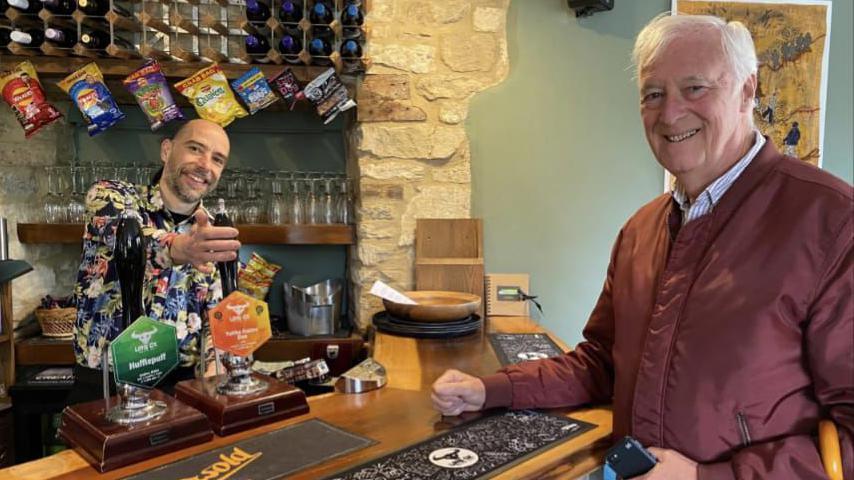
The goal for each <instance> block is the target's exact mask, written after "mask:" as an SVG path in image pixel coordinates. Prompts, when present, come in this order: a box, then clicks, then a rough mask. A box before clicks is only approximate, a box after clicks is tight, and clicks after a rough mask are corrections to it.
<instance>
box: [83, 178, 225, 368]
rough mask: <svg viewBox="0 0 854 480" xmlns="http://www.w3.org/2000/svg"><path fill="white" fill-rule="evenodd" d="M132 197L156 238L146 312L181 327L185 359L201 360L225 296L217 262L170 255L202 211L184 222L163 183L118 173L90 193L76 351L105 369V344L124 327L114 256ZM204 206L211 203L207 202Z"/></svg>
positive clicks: (151, 248) (149, 265)
mask: <svg viewBox="0 0 854 480" xmlns="http://www.w3.org/2000/svg"><path fill="white" fill-rule="evenodd" d="M126 200H130V202H131V205H133V207H134V208H135V209H136V210H137V212H138V213H139V214H140V216H141V217H142V230H143V233H144V234H145V235H146V236H149V237H150V241H149V242H148V249H149V251H148V255H147V256H148V262H147V264H146V268H145V287H144V288H143V303H144V306H145V311H146V314H147V315H148V316H149V317H151V318H153V319H155V320H159V321H161V322H164V323H168V324H170V325H174V326H175V328H176V329H177V333H178V354H179V355H178V356H179V362H180V363H179V364H180V365H181V366H184V367H189V366H196V365H197V364H198V363H199V357H200V353H199V349H200V347H199V343H200V342H199V338H200V336H201V330H202V318H203V315H205V312H206V311H207V310H208V309H209V308H211V307H213V306H215V305H216V304H217V303H219V301H220V300H221V299H222V285H221V284H220V282H219V273H217V272H216V269H214V272H213V273H211V274H206V273H202V272H200V271H198V270H197V269H196V268H194V267H193V266H192V265H190V264H185V265H173V264H172V258H171V256H170V254H169V247H170V246H171V245H172V240H173V239H174V238H175V236H176V235H178V234H180V233H183V232H186V231H188V230H189V229H190V227H191V226H192V224H193V222H194V217H193V216H190V217H189V218H187V219H185V220H183V221H182V222H180V223H178V224H177V225H176V224H175V222H174V220H173V218H172V215H171V214H170V213H169V211H168V210H166V207H165V206H164V205H163V198H162V197H161V194H160V187H159V185H154V186H145V185H133V184H130V183H127V182H120V181H111V180H102V181H100V182H98V183H96V184H95V185H93V186H92V188H91V189H90V190H89V192H88V194H87V196H86V220H87V222H86V227H85V231H84V232H83V255H82V258H81V261H80V270H79V271H78V274H77V285H76V287H75V289H74V296H75V299H76V301H77V322H76V324H75V328H74V354H75V357H76V359H77V363H78V364H80V365H82V366H84V367H89V368H100V367H101V355H102V352H103V350H104V345H105V343H106V342H107V341H108V340H112V339H113V338H115V337H116V336H117V335H118V334H119V333H120V332H119V331H118V328H117V325H119V323H120V319H121V311H122V303H121V290H120V289H119V282H118V273H117V272H116V269H115V266H114V265H113V264H112V258H113V248H114V247H115V241H116V237H115V233H116V226H117V225H118V220H119V217H120V215H121V212H122V211H123V210H124V208H125V202H126ZM199 208H202V209H204V207H202V206H201V205H200V206H199ZM205 212H206V213H208V212H207V211H206V210H205ZM208 215H210V213H208Z"/></svg>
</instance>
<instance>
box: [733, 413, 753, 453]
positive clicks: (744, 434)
mask: <svg viewBox="0 0 854 480" xmlns="http://www.w3.org/2000/svg"><path fill="white" fill-rule="evenodd" d="M735 420H736V421H737V422H738V432H739V433H740V434H741V445H742V446H743V447H748V446H750V429H748V428H747V419H745V417H744V413H743V412H737V413H736V414H735Z"/></svg>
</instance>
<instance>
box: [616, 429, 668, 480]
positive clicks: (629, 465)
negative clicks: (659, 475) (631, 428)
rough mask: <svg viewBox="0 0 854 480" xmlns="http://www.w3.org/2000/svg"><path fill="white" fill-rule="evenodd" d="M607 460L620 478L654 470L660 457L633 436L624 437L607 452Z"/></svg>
mask: <svg viewBox="0 0 854 480" xmlns="http://www.w3.org/2000/svg"><path fill="white" fill-rule="evenodd" d="M605 462H607V463H608V465H609V466H610V467H611V469H612V470H614V471H615V472H617V475H619V476H620V478H624V479H625V478H632V477H636V476H638V475H643V474H644V473H646V472H648V471H650V470H652V467H654V466H655V464H656V462H658V459H657V458H655V456H654V455H653V454H651V453H649V451H647V449H645V448H643V445H641V444H640V442H638V441H637V440H635V439H634V438H632V437H624V438H623V439H622V440H620V441H619V442H617V444H616V445H614V446H613V447H611V449H610V450H608V453H606V454H605Z"/></svg>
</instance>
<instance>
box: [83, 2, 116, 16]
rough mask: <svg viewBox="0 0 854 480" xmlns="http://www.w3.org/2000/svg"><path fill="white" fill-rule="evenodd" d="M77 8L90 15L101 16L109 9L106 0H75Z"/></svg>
mask: <svg viewBox="0 0 854 480" xmlns="http://www.w3.org/2000/svg"><path fill="white" fill-rule="evenodd" d="M77 8H78V9H79V10H80V11H81V12H83V13H85V14H86V15H89V16H91V17H102V16H104V15H106V14H107V12H109V11H110V2H109V1H107V0H77Z"/></svg>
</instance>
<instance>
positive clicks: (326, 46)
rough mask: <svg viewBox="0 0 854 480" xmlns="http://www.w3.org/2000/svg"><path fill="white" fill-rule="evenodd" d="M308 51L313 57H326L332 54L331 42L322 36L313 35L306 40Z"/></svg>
mask: <svg viewBox="0 0 854 480" xmlns="http://www.w3.org/2000/svg"><path fill="white" fill-rule="evenodd" d="M308 53H310V54H311V55H312V56H313V57H316V56H320V57H328V56H329V55H331V54H332V44H331V43H329V40H327V39H326V38H324V37H314V38H312V39H311V41H309V42H308Z"/></svg>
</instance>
